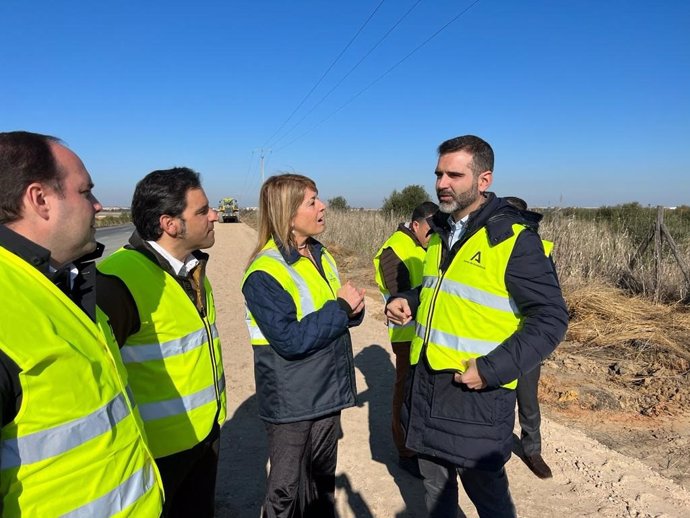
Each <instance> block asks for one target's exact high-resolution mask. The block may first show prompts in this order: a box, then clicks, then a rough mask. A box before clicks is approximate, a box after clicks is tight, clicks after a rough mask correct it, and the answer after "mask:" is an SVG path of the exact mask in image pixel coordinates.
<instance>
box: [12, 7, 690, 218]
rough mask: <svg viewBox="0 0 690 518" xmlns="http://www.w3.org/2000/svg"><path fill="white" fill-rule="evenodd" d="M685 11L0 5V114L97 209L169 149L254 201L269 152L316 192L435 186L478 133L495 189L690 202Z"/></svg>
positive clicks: (217, 185) (376, 203) (159, 162)
mask: <svg viewBox="0 0 690 518" xmlns="http://www.w3.org/2000/svg"><path fill="white" fill-rule="evenodd" d="M468 8H469V9H468ZM408 11H409V13H408V14H407V16H404V15H405V13H406V12H408ZM463 11H464V13H463ZM372 13H373V16H372ZM461 13H463V14H461ZM458 15H459V16H458ZM369 18H370V19H369ZM401 18H402V21H400V19H401ZM367 19H369V21H368V22H367V23H366V25H365V21H366V20H367ZM452 20H454V21H452ZM451 21H452V23H450V24H449V25H447V26H446V24H448V23H449V22H451ZM398 22H399V23H398ZM396 23H397V25H396ZM363 26H364V27H363ZM394 26H395V28H394V29H393V30H392V31H391V28H393V27H394ZM444 26H446V28H445V29H443V30H442V31H441V32H438V34H436V36H434V37H432V36H433V35H434V34H435V33H437V31H439V29H441V28H442V27H444ZM362 27H363V28H362ZM689 27H690V2H688V1H687V0H665V1H658V2H652V1H642V0H629V1H623V0H607V1H601V0H562V1H553V0H525V1H513V0H480V1H478V2H474V0H465V1H450V0H426V1H421V2H418V1H417V0H386V1H384V2H381V0H366V1H365V0H350V1H347V2H343V1H340V2H336V1H326V0H321V1H316V0H311V1H297V0H295V1H286V0H285V1H273V0H272V1H264V0H236V1H230V0H226V1H222V0H213V1H211V0H197V1H194V2H192V1H189V0H187V1H180V0H165V1H160V0H154V1H130V0H122V1H117V2H115V1H110V2H106V1H98V2H95V1H82V0H63V1H59V2H56V1H47V0H36V1H19V0H2V2H0V49H2V50H0V129H2V130H3V131H4V130H14V129H25V130H29V131H37V132H42V133H49V134H53V135H55V136H58V137H60V138H62V139H64V140H65V141H66V142H67V143H68V145H69V146H70V147H71V148H72V149H73V150H74V151H75V152H77V154H79V155H80V156H81V157H82V159H83V160H84V163H85V164H86V166H87V168H88V169H89V171H90V172H91V175H92V177H93V178H94V181H95V182H96V191H95V192H96V194H97V196H98V197H99V198H100V199H101V201H102V202H103V203H104V204H106V205H129V201H130V199H131V193H132V191H133V188H134V184H135V183H136V181H137V180H138V179H139V178H141V177H142V176H144V175H145V174H146V173H148V172H150V171H152V170H154V169H161V168H168V167H172V166H176V165H179V166H182V165H184V166H188V167H192V168H193V169H195V170H197V171H199V172H200V173H201V174H202V177H203V181H204V185H205V188H206V191H207V194H208V195H209V198H211V200H212V202H214V203H215V201H216V200H217V199H219V198H220V197H222V196H235V197H238V198H239V199H240V203H241V204H242V205H243V206H249V205H255V204H256V199H257V193H258V189H259V186H260V182H261V180H260V176H261V173H260V168H259V156H260V155H261V151H260V150H261V148H263V149H264V155H265V160H264V166H265V175H266V177H268V176H269V175H271V174H274V173H276V172H283V171H291V172H292V171H295V172H300V173H303V174H306V175H308V176H310V177H312V178H314V179H315V180H316V182H317V184H318V186H319V190H320V194H321V197H322V198H323V199H325V200H327V199H329V198H332V197H334V196H344V197H345V198H346V199H347V201H348V202H349V203H350V205H352V206H355V207H371V208H375V207H380V206H381V203H382V201H383V199H384V198H385V197H386V196H388V195H389V194H390V193H391V191H392V190H393V189H398V190H400V189H402V188H404V187H405V186H407V185H410V184H421V185H423V186H424V187H425V188H426V189H427V191H428V192H429V193H430V194H432V198H433V197H435V196H433V180H434V176H433V171H434V166H435V163H436V151H435V150H436V147H437V146H438V144H439V143H440V142H442V141H443V140H445V139H447V138H450V137H454V136H457V135H462V134H468V133H472V134H476V135H479V136H481V137H483V138H485V139H486V140H487V141H488V142H489V143H490V144H491V145H492V146H493V148H494V151H495V153H496V166H495V171H494V184H493V188H492V190H494V191H495V192H497V193H498V194H499V195H517V196H521V197H523V198H525V199H526V200H527V201H528V202H529V203H530V204H531V205H535V206H545V205H560V206H573V205H578V206H599V205H613V204H618V203H623V202H628V201H638V202H640V203H642V204H643V205H648V204H651V205H657V204H661V205H666V206H672V205H679V204H690V179H688V175H689V174H690V30H688V28H689ZM360 29H361V31H360V32H359V34H358V35H357V37H356V38H355V39H354V40H353V37H354V36H355V34H357V32H358V31H359V30H360ZM388 31H390V33H389V34H388V36H386V37H385V38H384V35H385V34H386V33H387V32H388ZM429 38H431V39H429ZM348 42H351V44H350V45H349V47H347V49H346V50H345V52H343V50H344V49H345V48H346V45H348ZM379 42H380V43H379ZM424 42H426V43H424ZM377 43H378V45H377ZM420 45H421V47H420ZM372 49H373V50H372ZM415 49H416V50H415ZM413 51H414V52H413ZM341 53H342V55H341V57H340V58H339V59H338V61H337V62H335V61H336V57H337V56H339V55H340V54H341ZM410 53H412V54H411V55H410ZM408 55H409V57H407V59H404V58H405V57H406V56H408ZM401 61H402V62H401ZM334 62H335V64H333V63H334ZM358 63H359V64H358ZM331 65H333V66H332V68H331V69H330V71H329V72H328V73H327V74H325V76H324V73H325V72H326V71H327V70H328V69H329V67H330V66H331ZM396 65H397V66H396ZM320 78H321V79H320ZM312 89H313V92H312V93H311V95H309V96H307V94H308V93H309V92H310V91H312ZM305 98H306V99H305ZM302 101H303V102H302ZM300 103H301V106H300ZM293 112H294V115H292V117H290V116H291V114H293ZM288 131H289V132H288Z"/></svg>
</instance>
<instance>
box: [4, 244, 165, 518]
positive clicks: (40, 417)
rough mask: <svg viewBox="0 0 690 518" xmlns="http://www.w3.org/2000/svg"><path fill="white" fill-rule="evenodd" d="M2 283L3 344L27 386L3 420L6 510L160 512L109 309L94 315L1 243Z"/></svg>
mask: <svg viewBox="0 0 690 518" xmlns="http://www.w3.org/2000/svg"><path fill="white" fill-rule="evenodd" d="M0 292H2V293H3V296H5V297H7V301H11V303H7V304H5V306H4V307H3V316H2V325H0V349H1V350H2V351H3V352H4V353H5V354H6V355H7V356H8V357H9V358H11V360H12V361H13V362H14V363H15V364H16V365H17V366H18V367H19V375H18V378H19V384H20V386H21V389H22V393H23V398H22V402H21V407H20V408H19V409H18V413H17V415H16V416H15V418H14V420H13V421H11V422H10V423H7V424H6V425H4V426H3V427H2V429H1V430H0V434H1V435H0V494H1V495H2V499H3V501H2V508H3V511H2V516H7V517H16V516H117V517H118V518H121V517H125V516H127V517H133V518H134V517H139V516H159V515H160V513H161V510H162V501H163V490H162V483H161V481H160V476H159V474H158V470H157V468H156V466H155V463H154V460H153V457H152V455H151V452H150V450H149V449H148V446H147V445H146V440H145V435H144V432H143V424H142V422H141V419H140V416H139V413H138V410H137V409H136V407H135V406H134V405H133V404H132V400H131V398H130V397H129V396H128V395H127V392H128V390H127V389H128V387H127V386H126V382H125V379H124V378H123V376H126V370H125V368H124V366H123V365H122V362H121V359H120V356H119V352H118V350H117V344H116V343H115V339H114V337H113V336H112V332H111V330H110V326H109V324H108V322H107V320H106V317H105V315H104V314H103V313H102V312H101V311H100V310H99V309H98V308H96V318H97V322H96V323H94V322H93V321H91V319H90V318H89V317H88V316H87V315H86V313H84V312H83V311H82V310H81V309H79V308H78V307H77V306H76V305H75V304H74V303H73V302H72V301H71V300H70V299H69V298H68V297H66V296H65V295H64V294H63V293H62V292H61V291H60V290H59V289H58V288H57V287H55V285H53V284H52V283H51V282H50V281H49V280H48V279H47V277H46V276H45V275H43V274H41V273H40V272H39V271H38V270H37V269H36V268H34V267H33V266H31V265H29V264H28V263H26V262H25V261H22V260H21V259H19V258H18V257H17V256H15V255H14V254H10V253H8V252H7V251H6V250H5V249H4V248H2V247H0ZM27 343H30V344H31V347H27V346H26V344H27ZM56 387H59V389H57V390H56ZM144 473H145V474H146V483H145V484H141V483H138V482H137V481H138V480H139V479H140V478H141V475H140V474H144ZM104 474H105V475H104ZM92 509H96V510H97V512H93V511H92Z"/></svg>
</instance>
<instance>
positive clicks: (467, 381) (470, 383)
mask: <svg viewBox="0 0 690 518" xmlns="http://www.w3.org/2000/svg"><path fill="white" fill-rule="evenodd" d="M453 379H454V381H455V382H456V383H462V384H464V385H467V388H468V389H470V390H480V389H483V388H484V387H486V383H485V382H484V380H483V379H482V377H481V376H480V375H479V370H478V369H477V360H476V359H474V358H471V359H470V360H469V361H466V362H465V372H462V373H460V372H456V373H455V374H454V375H453Z"/></svg>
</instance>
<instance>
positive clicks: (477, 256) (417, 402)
mask: <svg viewBox="0 0 690 518" xmlns="http://www.w3.org/2000/svg"><path fill="white" fill-rule="evenodd" d="M438 153H439V159H438V164H437V166H436V172H435V174H436V192H437V194H438V199H439V206H440V210H439V212H438V213H437V214H436V215H435V216H434V218H433V219H432V221H431V228H432V230H433V231H434V232H435V235H433V236H432V237H431V240H430V242H429V246H428V250H427V255H426V258H425V262H424V271H423V277H424V282H423V284H422V288H421V290H420V292H419V293H418V294H417V293H416V292H409V293H408V294H405V296H404V297H398V298H392V299H391V300H390V301H389V303H388V305H387V306H386V314H387V316H388V318H390V319H391V320H393V321H394V322H396V323H398V324H405V323H407V322H408V321H409V320H410V319H411V318H412V317H413V316H415V315H416V320H417V327H416V336H415V337H414V339H413V341H412V348H411V357H410V363H411V364H412V365H413V366H414V367H413V372H412V374H411V377H412V381H411V384H412V386H411V391H410V394H411V396H410V401H409V402H407V408H406V411H407V415H406V417H407V442H406V446H407V447H408V448H410V449H412V450H414V451H416V452H418V453H419V467H420V471H421V473H422V475H423V476H424V486H425V490H426V504H427V508H428V510H429V513H430V516H431V517H433V518H436V517H448V518H450V517H453V518H455V516H456V513H457V506H458V501H457V500H458V487H457V476H458V475H459V476H460V480H461V481H462V484H463V487H464V488H465V491H466V492H467V494H468V496H469V497H470V499H471V500H472V503H473V504H474V505H475V507H476V508H477V511H478V513H479V516H480V517H482V518H488V517H491V518H501V517H511V518H512V517H515V516H516V510H515V506H514V504H513V501H512V498H511V496H510V491H509V489H508V477H507V475H506V472H505V468H504V465H505V463H506V461H507V460H508V459H509V458H510V454H511V448H512V431H513V425H514V422H515V401H516V397H515V387H516V379H517V378H518V377H520V376H521V375H522V374H524V373H526V372H529V371H530V370H532V369H534V367H536V366H537V364H538V363H539V362H540V361H541V360H542V359H543V358H544V357H545V356H546V355H548V354H549V353H550V352H551V351H553V349H554V348H555V347H556V345H557V344H558V343H559V342H560V341H561V339H562V338H563V336H564V334H565V331H566V328H567V322H568V313H567V310H566V307H565V302H564V301H563V298H562V295H561V290H560V286H559V284H558V280H557V278H556V275H555V272H554V270H553V266H552V264H551V261H550V260H549V258H548V257H547V255H546V253H545V251H544V247H543V245H542V241H541V239H540V238H539V235H538V234H537V222H538V220H537V221H534V220H533V219H532V218H531V217H530V218H527V217H525V215H524V214H523V213H521V212H520V211H519V210H517V209H515V208H514V207H513V206H511V205H510V204H508V203H507V202H505V201H504V200H503V199H501V198H498V197H496V196H495V195H494V194H493V193H490V192H488V188H489V187H490V185H491V182H492V178H493V165H494V155H493V150H492V149H491V146H489V144H487V143H486V142H485V141H484V140H482V139H480V138H478V137H475V136H473V135H466V136H461V137H457V138H454V139H450V140H448V141H446V142H444V143H442V144H441V145H440V146H439V148H438ZM420 360H421V361H420ZM404 417H405V416H404Z"/></svg>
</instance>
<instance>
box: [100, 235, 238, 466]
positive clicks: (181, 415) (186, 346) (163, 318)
mask: <svg viewBox="0 0 690 518" xmlns="http://www.w3.org/2000/svg"><path fill="white" fill-rule="evenodd" d="M98 268H99V270H101V271H102V272H104V273H107V274H110V275H115V276H117V277H119V278H120V279H122V280H123V281H124V283H125V284H126V285H127V288H128V289H129V291H130V292H131V294H132V296H133V297H134V300H135V301H136V305H137V310H138V312H139V319H140V322H141V326H140V329H139V331H137V332H136V333H135V334H133V335H132V336H130V337H129V338H127V341H126V343H125V345H124V346H123V347H122V350H121V352H122V359H123V361H124V364H125V367H126V368H127V372H128V373H129V383H130V385H131V387H132V390H133V392H134V397H135V398H136V401H137V404H138V405H139V410H140V412H141V416H142V418H143V419H144V425H145V426H146V433H147V435H148V438H149V443H150V445H151V450H152V451H153V454H154V456H155V457H156V458H159V457H165V456H167V455H172V454H173V453H178V452H180V451H185V450H188V449H190V448H192V447H194V446H195V445H196V444H199V442H201V441H202V440H203V439H204V438H205V437H207V436H208V434H209V433H210V432H211V429H212V427H213V424H214V421H217V422H218V424H220V425H222V424H223V423H224V422H225V418H226V412H227V410H226V405H227V400H226V395H225V374H224V372H223V359H222V355H221V345H220V339H219V337H218V329H217V328H216V310H215V305H214V303H213V292H212V290H211V284H210V283H209V281H208V279H204V288H205V291H206V312H207V314H206V315H203V316H200V315H199V311H198V310H197V308H196V306H195V305H194V303H193V302H192V301H191V299H190V298H189V296H188V295H187V294H186V293H185V291H184V289H183V288H182V286H180V284H179V283H178V282H177V280H175V279H174V278H173V276H172V275H170V274H168V273H167V272H165V271H164V270H162V269H161V268H160V266H158V265H157V264H155V263H154V262H153V261H151V260H150V259H148V258H147V257H145V256H144V255H143V254H142V253H140V252H137V251H136V250H130V249H125V248H121V249H120V250H118V251H116V252H115V253H114V254H112V255H111V256H110V257H108V258H106V259H105V260H103V261H102V262H101V263H100V264H99V265H98Z"/></svg>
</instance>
